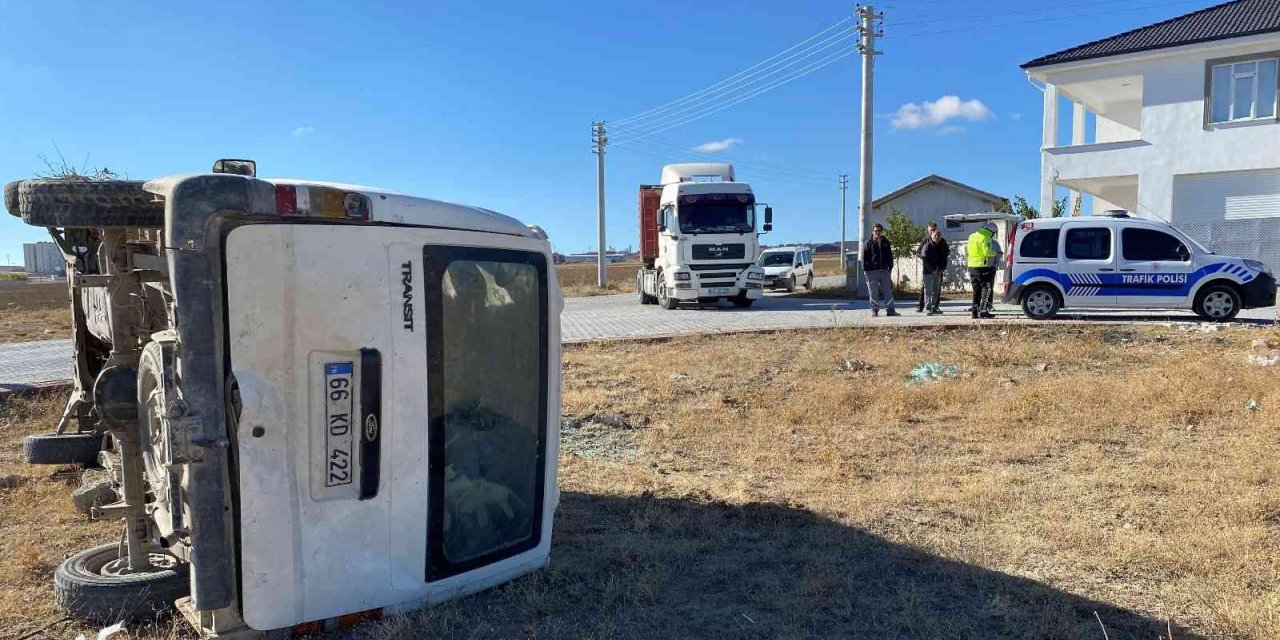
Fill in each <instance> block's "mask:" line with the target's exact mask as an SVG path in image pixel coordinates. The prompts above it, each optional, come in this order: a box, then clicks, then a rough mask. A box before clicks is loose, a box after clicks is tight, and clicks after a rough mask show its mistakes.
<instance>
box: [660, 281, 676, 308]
mask: <svg viewBox="0 0 1280 640" xmlns="http://www.w3.org/2000/svg"><path fill="white" fill-rule="evenodd" d="M676 304H678V302H677V301H676V299H675V298H672V297H671V296H669V295H667V283H666V281H664V280H663V279H662V274H658V306H660V307H662V308H663V309H666V310H668V311H670V310H672V309H675V308H676Z"/></svg>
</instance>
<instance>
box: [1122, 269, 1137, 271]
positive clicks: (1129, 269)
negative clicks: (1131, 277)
mask: <svg viewBox="0 0 1280 640" xmlns="http://www.w3.org/2000/svg"><path fill="white" fill-rule="evenodd" d="M1121 271H1137V269H1121Z"/></svg>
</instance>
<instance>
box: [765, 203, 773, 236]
mask: <svg viewBox="0 0 1280 640" xmlns="http://www.w3.org/2000/svg"><path fill="white" fill-rule="evenodd" d="M770 231H773V207H765V208H764V232H765V233H769V232H770Z"/></svg>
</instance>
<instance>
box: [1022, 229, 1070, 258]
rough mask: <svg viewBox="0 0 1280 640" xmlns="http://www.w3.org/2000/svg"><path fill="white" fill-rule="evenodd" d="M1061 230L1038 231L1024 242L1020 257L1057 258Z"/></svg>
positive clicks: (1032, 233) (1030, 234) (1029, 235)
mask: <svg viewBox="0 0 1280 640" xmlns="http://www.w3.org/2000/svg"><path fill="white" fill-rule="evenodd" d="M1059 233H1060V230H1059V229H1036V230H1035V231H1032V232H1031V233H1028V234H1027V237H1026V238H1023V240H1022V247H1021V248H1020V249H1019V250H1018V255H1020V256H1022V257H1023V258H1057V257H1058V236H1059Z"/></svg>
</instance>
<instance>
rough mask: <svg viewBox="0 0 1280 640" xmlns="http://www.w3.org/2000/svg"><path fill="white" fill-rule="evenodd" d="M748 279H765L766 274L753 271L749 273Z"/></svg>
mask: <svg viewBox="0 0 1280 640" xmlns="http://www.w3.org/2000/svg"><path fill="white" fill-rule="evenodd" d="M747 279H748V280H764V274H763V273H760V272H759V271H751V272H748V273H747Z"/></svg>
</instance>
